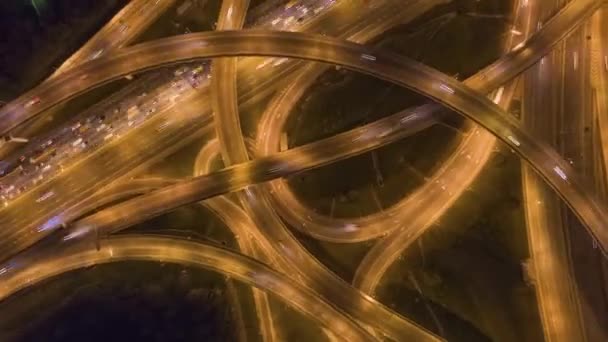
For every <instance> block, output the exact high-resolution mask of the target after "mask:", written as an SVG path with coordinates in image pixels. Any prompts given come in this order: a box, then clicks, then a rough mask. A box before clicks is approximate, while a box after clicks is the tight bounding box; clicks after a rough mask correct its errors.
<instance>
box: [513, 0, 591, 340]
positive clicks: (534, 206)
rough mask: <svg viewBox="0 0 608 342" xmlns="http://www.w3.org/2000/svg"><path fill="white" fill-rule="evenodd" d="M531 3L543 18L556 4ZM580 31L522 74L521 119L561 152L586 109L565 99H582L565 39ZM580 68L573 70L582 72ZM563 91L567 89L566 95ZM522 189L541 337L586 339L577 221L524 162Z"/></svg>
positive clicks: (530, 273)
mask: <svg viewBox="0 0 608 342" xmlns="http://www.w3.org/2000/svg"><path fill="white" fill-rule="evenodd" d="M532 6H533V7H535V12H536V19H537V21H542V20H544V19H545V18H546V17H549V16H550V15H551V13H552V12H553V11H554V10H555V8H556V7H558V6H559V4H556V2H555V1H554V2H544V3H535V4H533V5H532ZM533 25H534V23H533ZM533 25H531V26H533ZM580 32H581V31H580V30H578V31H576V32H575V34H573V35H572V37H570V38H569V39H567V40H566V41H565V42H562V43H561V44H560V45H558V47H557V49H556V50H554V51H553V52H552V53H551V54H549V55H547V56H545V57H544V58H543V60H542V61H541V62H540V63H538V64H537V65H535V66H534V67H533V68H530V69H529V71H528V72H527V73H526V74H525V75H524V77H523V80H522V81H523V87H522V88H523V94H522V98H523V100H522V111H521V112H522V120H523V123H524V125H526V127H528V128H529V129H530V130H531V132H534V134H535V135H536V136H537V137H539V138H540V139H543V140H545V141H548V142H550V143H552V144H553V145H554V146H557V147H561V148H560V152H561V153H564V152H565V151H564V147H566V146H567V145H568V144H570V145H578V142H579V139H577V135H574V136H573V134H572V133H574V131H575V130H577V129H578V127H577V126H578V125H577V124H576V122H574V120H575V117H576V118H583V117H584V116H585V115H586V113H585V111H584V110H581V109H578V108H577V109H574V108H568V107H567V106H565V104H567V103H566V102H567V101H568V100H569V99H571V100H572V101H577V102H578V103H580V100H581V98H584V96H581V94H579V93H578V88H579V87H578V86H579V85H580V82H579V81H578V80H579V79H580V77H576V76H574V77H570V79H568V78H567V77H568V74H569V71H571V70H572V69H573V68H574V67H577V68H580V69H583V68H584V66H583V64H584V63H583V54H582V51H578V50H577V49H576V48H572V47H571V46H572V44H571V43H570V44H569V42H572V41H577V40H579V37H578V36H580V34H581V33H580ZM574 54H578V56H577V57H578V58H580V60H578V61H577V63H580V65H577V66H573V60H572V58H571V56H573V55H574ZM580 69H579V71H575V73H577V74H579V75H580V74H584V73H583V72H581V71H580ZM568 87H570V89H567V88H568ZM562 92H564V93H568V94H570V95H569V96H566V97H564V96H563V94H564V93H562ZM570 113H577V115H572V117H573V119H572V120H570V122H566V121H567V120H564V116H565V115H569V114H570ZM581 131H582V129H581ZM570 141H571V142H570ZM563 155H566V156H570V157H571V159H570V160H571V161H573V162H574V166H575V167H576V166H578V167H579V168H580V165H582V163H581V160H580V158H577V157H576V156H573V155H571V154H568V153H565V154H563ZM577 155H579V154H577ZM522 190H523V198H524V201H523V203H524V209H525V218H526V226H527V234H528V245H529V251H530V260H528V261H527V262H526V264H525V265H526V266H525V268H524V272H527V274H528V277H529V278H530V281H531V282H532V284H533V285H534V289H535V291H536V294H537V300H538V310H539V315H540V318H541V322H542V327H543V332H544V336H545V339H546V340H547V341H563V340H567V341H586V340H587V338H586V336H585V331H584V329H583V325H582V322H581V315H580V307H579V303H578V299H579V298H578V293H577V288H576V283H575V282H574V279H573V269H572V267H571V265H572V263H571V261H570V258H569V253H570V251H569V247H568V238H567V236H568V234H569V229H572V228H573V227H575V225H570V224H569V223H568V221H567V213H566V212H564V208H562V204H561V202H560V200H559V198H558V197H557V196H555V194H554V192H553V191H552V190H551V189H550V188H548V187H547V186H546V185H545V184H544V182H543V181H542V179H540V177H538V176H537V175H536V174H535V173H534V171H533V170H532V169H531V168H530V167H529V166H528V165H522ZM566 210H567V209H566ZM570 227H572V228H570Z"/></svg>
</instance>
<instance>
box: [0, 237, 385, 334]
mask: <svg viewBox="0 0 608 342" xmlns="http://www.w3.org/2000/svg"><path fill="white" fill-rule="evenodd" d="M126 260H131V261H132V260H137V261H154V262H159V261H160V262H171V263H179V264H182V265H189V266H193V267H200V268H205V269H209V270H212V271H215V272H219V273H221V274H224V275H227V276H229V277H233V278H235V279H237V280H240V281H243V282H245V283H247V284H250V285H252V286H255V287H257V288H259V289H261V290H264V291H266V292H269V293H272V294H274V295H276V296H278V297H279V298H280V299H282V300H283V301H284V302H285V303H287V304H289V305H290V306H292V307H293V308H294V309H296V310H298V311H299V312H301V313H303V314H304V315H306V316H307V317H309V318H310V319H312V320H314V321H316V322H317V323H318V324H319V325H320V326H323V327H326V328H328V329H329V330H330V331H331V332H332V333H334V334H337V335H338V336H340V337H341V338H343V339H344V340H345V341H375V340H376V339H375V338H373V337H372V336H370V335H369V334H368V333H367V332H366V331H365V330H364V329H362V328H361V327H360V326H358V325H357V324H356V323H355V322H353V321H352V320H351V319H350V318H349V317H348V316H347V315H345V314H344V313H342V312H341V311H339V310H338V309H336V308H335V307H334V306H333V305H331V304H329V303H327V302H326V301H325V300H324V299H322V298H321V297H319V296H318V295H317V294H315V293H314V292H312V291H310V290H309V289H308V288H306V287H304V286H302V285H300V284H298V283H297V282H296V281H294V280H292V279H290V278H287V277H286V276H284V275H281V274H279V273H277V272H276V271H273V270H272V269H271V268H269V267H267V266H265V265H264V264H261V263H260V262H258V261H256V260H254V259H251V258H249V257H246V256H244V255H241V254H238V253H235V252H232V251H229V250H227V249H223V248H220V247H215V246H211V245H207V244H204V243H195V242H192V241H184V240H180V239H176V238H161V237H145V236H133V237H130V236H128V235H127V236H122V237H113V238H110V239H107V240H104V241H102V243H101V246H100V250H99V251H97V250H96V249H94V248H90V247H89V246H86V245H80V248H72V249H68V250H67V251H65V252H63V253H52V254H50V255H47V256H46V257H42V258H40V261H39V262H37V263H35V264H34V265H32V266H30V267H27V268H24V269H23V270H22V271H21V272H19V273H14V274H13V275H12V276H11V277H10V278H6V279H4V280H3V281H2V283H1V284H0V291H1V292H0V299H4V298H6V297H7V296H9V295H10V294H12V293H14V292H16V291H18V290H19V289H21V288H23V287H24V286H28V285H31V284H34V283H36V282H38V281H41V280H43V279H46V278H49V277H51V276H54V275H58V274H61V273H65V272H68V271H71V270H75V269H79V268H84V267H89V266H91V265H97V264H102V263H110V262H118V261H126Z"/></svg>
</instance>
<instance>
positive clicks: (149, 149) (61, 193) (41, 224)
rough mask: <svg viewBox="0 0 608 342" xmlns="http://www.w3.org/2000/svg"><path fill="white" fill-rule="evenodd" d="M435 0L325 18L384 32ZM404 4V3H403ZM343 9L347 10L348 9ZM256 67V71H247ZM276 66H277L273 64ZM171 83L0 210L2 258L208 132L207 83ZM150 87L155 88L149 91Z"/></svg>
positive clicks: (245, 98) (269, 82) (346, 27)
mask: <svg viewBox="0 0 608 342" xmlns="http://www.w3.org/2000/svg"><path fill="white" fill-rule="evenodd" d="M397 2H399V1H397ZM437 3H442V1H437V2H429V1H426V0H425V1H419V0H416V1H413V2H412V4H411V6H409V8H411V9H412V11H403V12H399V11H395V8H394V5H395V4H394V3H392V2H387V4H386V6H379V7H376V8H374V10H372V11H369V10H367V11H366V13H368V14H369V16H368V17H366V19H365V20H363V21H361V20H356V21H355V20H354V19H356V16H355V15H356V12H353V10H352V9H350V10H348V8H347V9H345V8H342V7H340V6H338V7H336V8H335V9H334V11H333V12H336V13H333V12H328V13H331V15H330V16H327V18H326V19H332V18H333V17H334V16H339V18H338V19H340V20H330V21H331V24H332V25H329V27H334V26H340V25H341V27H342V28H341V29H340V30H342V31H345V32H346V33H345V34H349V32H350V34H357V32H361V31H369V32H377V33H381V31H380V30H378V29H375V28H374V27H376V26H378V27H385V28H387V27H390V25H396V24H398V23H399V22H400V21H399V20H400V19H403V20H406V21H407V20H411V19H413V18H414V17H415V16H416V15H417V13H422V11H425V10H428V9H429V8H432V6H433V5H434V4H437ZM389 5H390V6H389ZM400 6H401V8H403V3H401V5H400ZM345 10H348V11H346V13H345ZM322 13H323V12H322ZM322 17H323V16H322ZM319 19H322V18H319ZM326 21H327V20H326ZM353 21H354V22H355V23H356V25H354V27H352V26H353V24H352V22H353ZM349 22H350V23H351V24H349ZM314 23H317V24H319V25H320V26H322V27H327V24H326V23H324V22H322V21H321V22H319V20H314V21H313V20H309V21H307V22H304V23H302V24H301V25H300V28H302V29H304V28H306V27H308V26H311V25H313V24H314ZM244 62H245V63H243V64H245V65H243V69H242V70H244V71H249V72H247V74H251V73H252V72H251V71H254V73H255V72H257V71H258V67H256V66H255V64H253V63H251V62H252V61H251V59H246V60H245V61H244ZM247 62H249V63H247ZM240 64H241V63H239V65H240ZM294 66H297V65H294ZM254 67H255V69H254V70H249V69H251V68H254ZM276 68H277V67H276V66H275V67H274V68H272V69H276ZM266 69H268V68H266ZM240 70H241V69H240ZM290 70H293V68H292V66H289V67H288V68H287V69H286V70H284V71H283V70H282V71H280V72H279V73H278V74H277V75H276V76H275V75H274V74H273V77H268V78H263V80H264V81H263V82H259V81H258V82H251V80H252V79H253V80H255V77H253V78H251V77H250V78H246V79H245V81H248V83H251V87H249V88H248V87H247V86H245V87H244V90H243V93H242V94H241V95H242V96H240V97H239V100H240V101H241V104H243V105H244V106H248V105H249V104H254V103H256V102H257V101H259V99H261V98H263V97H264V96H267V95H266V94H268V93H269V91H270V92H272V91H273V89H274V88H275V87H277V86H280V84H279V83H278V81H280V80H281V77H282V76H281V75H284V74H285V72H289V71H290ZM260 71H264V70H260ZM266 71H267V70H266ZM134 82H135V81H134ZM140 83H141V82H140ZM167 88H168V89H163V88H161V89H157V90H155V91H154V92H155V93H160V94H159V95H156V97H157V99H159V102H160V103H161V104H163V105H162V106H158V107H161V108H158V111H159V113H158V114H156V115H155V116H153V117H152V119H150V120H147V121H146V122H145V124H144V125H143V126H142V127H141V128H138V129H137V130H134V131H132V132H128V134H127V135H125V136H124V137H121V139H120V140H119V141H118V142H110V143H109V144H105V145H104V146H103V148H101V149H99V150H98V151H95V153H93V154H92V155H91V156H85V157H83V158H80V160H79V161H78V164H77V165H75V166H74V167H73V168H66V170H65V171H64V172H62V173H61V174H60V175H59V176H58V177H56V178H55V179H53V180H52V181H50V182H47V183H45V184H43V185H41V186H39V187H37V188H36V189H35V190H34V191H30V192H28V193H27V194H26V195H24V196H22V198H20V200H19V201H20V202H19V203H14V204H12V205H11V206H10V207H9V208H4V210H3V211H2V212H1V215H0V223H1V224H3V225H5V226H8V227H14V228H13V229H6V230H4V231H3V232H0V236H1V237H2V239H1V241H3V243H0V258H2V257H3V256H4V257H5V256H7V255H12V254H13V253H15V252H17V251H19V250H21V249H23V248H25V247H27V246H29V245H31V244H32V243H33V242H35V241H36V240H38V239H40V238H41V237H42V236H43V235H44V234H43V233H44V232H43V233H40V232H38V230H41V229H42V230H44V231H45V232H46V231H48V230H50V229H53V228H55V227H57V226H59V225H60V224H61V223H62V222H69V217H65V216H64V215H63V211H64V210H66V209H67V208H70V207H71V206H73V205H77V204H78V203H79V202H80V201H81V200H83V199H86V198H87V196H90V195H91V193H92V192H93V191H95V190H96V189H98V188H99V187H102V186H105V185H106V184H108V182H110V181H115V182H118V181H120V179H125V178H127V177H128V176H129V175H130V174H133V173H134V172H135V171H136V170H138V169H139V170H141V169H142V168H144V167H146V166H147V165H151V163H153V162H154V161H158V160H160V158H162V157H164V156H166V155H167V154H170V153H172V151H175V150H176V149H178V148H180V146H184V145H186V144H187V143H188V142H189V141H191V140H192V139H194V138H196V137H198V136H200V135H201V134H205V132H208V130H209V129H210V128H211V126H210V125H209V123H210V122H211V118H212V116H211V115H210V114H211V112H210V108H209V105H208V104H209V102H210V101H209V98H208V93H207V92H206V88H204V87H202V86H201V88H200V91H202V93H200V91H190V92H187V93H185V94H181V95H180V98H179V102H176V103H169V104H166V102H167V100H166V99H167V98H170V97H173V96H175V93H176V91H175V89H173V87H172V86H170V85H167ZM149 92H150V93H152V91H151V90H150V91H149ZM177 103H179V106H178V105H177ZM163 107H164V108H165V109H164V110H163ZM159 126H164V128H163V130H162V131H160V132H159V131H157V129H158V127H159ZM49 191H54V192H55V193H56V194H55V196H53V197H52V198H51V199H49V200H46V201H44V202H42V203H37V201H36V200H37V199H38V198H39V197H40V196H43V195H44V194H45V193H47V192H49ZM23 203H27V207H28V208H29V210H28V212H27V213H24V212H23V210H21V208H22V205H23Z"/></svg>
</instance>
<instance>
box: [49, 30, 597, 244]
mask: <svg viewBox="0 0 608 342" xmlns="http://www.w3.org/2000/svg"><path fill="white" fill-rule="evenodd" d="M547 26H548V25H547ZM313 42H314V44H311V43H313ZM185 47H189V48H188V49H185ZM239 47H240V48H239ZM158 51H162V52H163V53H159V52H158ZM165 51H170V52H171V53H167V52H165ZM321 51H323V53H320V52H321ZM531 53H533V51H531V50H528V49H525V48H524V49H523V51H522V54H521V55H529V54H531ZM254 54H256V55H280V56H286V57H300V58H305V59H311V60H320V61H325V62H329V63H335V64H340V65H343V66H346V67H349V68H352V69H354V70H358V71H361V72H365V73H369V74H371V75H374V76H377V77H379V78H382V79H385V80H388V81H391V82H394V83H396V84H399V85H402V86H405V87H409V88H411V89H414V90H416V91H418V92H420V93H423V94H425V95H427V96H429V97H431V98H433V99H435V100H437V101H439V102H442V103H443V104H444V105H446V106H448V107H450V108H452V109H454V110H456V111H458V112H459V113H461V114H463V115H465V116H467V117H469V118H471V119H473V120H474V121H476V122H478V123H479V124H480V125H481V126H483V127H484V128H486V129H488V130H489V131H490V132H492V133H493V134H495V135H496V136H497V137H498V138H499V139H501V140H502V141H503V142H505V143H506V144H508V145H509V146H511V147H512V148H513V149H514V150H515V151H516V152H518V153H520V154H521V155H522V157H523V158H524V159H526V160H528V161H529V162H530V163H531V165H532V166H533V167H534V168H535V169H536V171H537V172H539V174H541V175H542V177H543V178H544V179H545V180H546V181H547V182H548V183H549V184H550V185H551V186H552V187H553V188H554V189H556V191H557V192H558V193H559V194H560V196H561V197H562V198H563V199H564V201H566V203H568V205H570V206H571V207H572V208H573V210H574V212H575V213H576V214H577V216H579V218H580V219H581V221H582V222H583V223H584V224H585V226H586V227H587V228H589V229H590V230H591V232H592V233H593V235H594V236H595V237H596V238H597V239H598V242H599V244H600V246H602V248H604V247H605V246H608V230H606V229H603V226H604V224H605V222H607V221H606V218H605V217H604V216H606V215H607V214H606V212H605V211H603V210H602V209H601V208H602V206H601V204H600V203H599V202H598V201H597V200H596V199H595V197H594V196H593V195H592V194H591V193H589V192H587V191H586V190H585V186H584V185H583V183H581V181H580V180H579V179H578V177H577V175H576V174H575V173H574V172H573V171H572V168H571V166H570V165H569V163H567V162H565V161H564V160H563V159H562V158H561V157H560V156H559V154H558V153H556V152H555V151H554V150H553V149H552V148H551V147H550V146H548V145H547V144H546V143H543V142H539V141H537V139H534V138H533V137H532V136H531V135H530V134H529V133H528V132H526V131H525V130H524V129H523V128H522V127H521V124H520V123H519V122H517V121H516V120H515V119H514V118H512V117H510V116H508V115H506V114H505V113H504V112H503V111H502V110H501V109H500V108H498V107H497V106H495V105H494V104H493V103H492V102H490V101H488V100H487V99H485V98H484V97H482V96H480V95H478V94H477V93H475V92H474V91H472V90H470V88H467V87H466V86H464V85H462V84H460V83H459V82H457V81H456V80H453V79H451V78H449V77H447V76H445V75H442V74H441V73H439V72H436V71H434V70H431V69H429V68H426V67H424V66H422V65H420V64H419V63H415V62H413V61H410V60H407V59H404V58H397V57H396V56H393V55H390V54H381V55H374V54H370V51H369V49H367V48H365V47H363V46H359V45H356V44H350V43H346V42H340V41H336V40H334V39H331V38H328V37H324V36H314V38H313V37H309V36H305V35H302V34H297V33H287V32H281V33H276V32H273V33H268V32H259V31H251V32H224V33H219V32H218V33H201V34H192V35H188V36H182V37H180V38H167V39H163V40H159V41H156V42H153V43H147V44H141V45H139V46H136V47H133V48H131V49H125V50H123V52H122V53H120V54H116V55H115V56H114V57H112V58H107V59H101V60H100V61H99V62H96V61H94V62H91V63H88V64H87V65H84V66H83V67H81V68H78V70H74V71H73V72H71V73H68V74H66V76H65V77H61V80H60V78H59V77H58V78H57V79H56V80H58V81H59V82H49V83H55V84H54V87H52V88H50V89H42V90H40V94H44V95H42V96H43V97H44V98H46V99H47V101H49V102H50V103H53V102H58V101H59V100H61V99H65V98H68V97H71V96H73V95H72V94H74V93H79V92H82V91H84V90H85V89H87V88H89V87H92V86H94V85H97V84H101V83H104V82H107V81H109V80H112V79H115V78H118V77H121V76H123V75H126V74H130V73H133V72H134V71H137V70H142V69H145V68H150V67H152V66H158V65H164V64H168V63H174V62H175V61H180V60H182V61H183V60H190V59H193V58H205V57H216V56H234V55H254ZM135 56H137V57H136V58H133V57H135ZM152 56H153V57H156V58H153V57H152ZM98 68H99V69H100V70H102V71H101V72H94V70H96V69H98ZM512 69H513V68H509V70H512ZM83 75H88V77H86V78H85V79H82V76H83ZM74 80H79V82H78V83H77V84H78V86H77V87H76V88H74V87H73V86H72V84H73V82H74ZM66 88H68V89H69V90H68V89H66Z"/></svg>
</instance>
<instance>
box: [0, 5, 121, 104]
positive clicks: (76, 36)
mask: <svg viewBox="0 0 608 342" xmlns="http://www.w3.org/2000/svg"><path fill="white" fill-rule="evenodd" d="M46 4H47V6H46V7H45V8H44V9H42V8H41V9H40V13H39V14H38V13H37V12H36V10H35V8H34V7H33V6H32V5H31V2H30V1H25V0H23V1H16V0H15V1H2V2H1V3H0V29H1V31H2V32H3V33H4V35H3V36H4V38H5V39H3V40H2V41H1V42H0V66H1V68H0V100H10V99H12V98H14V97H16V96H17V95H19V94H20V93H22V92H24V91H25V90H27V89H29V88H32V87H33V86H34V85H35V84H37V83H39V82H40V81H42V80H43V79H44V78H45V77H47V76H48V75H50V74H51V73H52V71H53V67H56V66H58V65H59V64H61V63H62V62H63V60H65V59H66V58H67V57H68V56H69V55H70V54H71V53H73V52H74V51H76V50H77V49H78V48H79V47H80V46H81V45H82V44H83V43H84V42H86V41H87V40H88V39H89V38H90V37H92V36H93V34H95V32H96V31H97V30H98V29H99V28H100V27H101V26H103V24H104V23H105V22H106V21H107V20H109V19H110V18H111V17H112V16H113V15H114V14H115V13H116V12H117V11H118V10H119V9H120V8H121V7H122V6H124V4H126V1H123V0H108V1H94V0H61V1H60V0H49V1H47V2H46Z"/></svg>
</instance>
